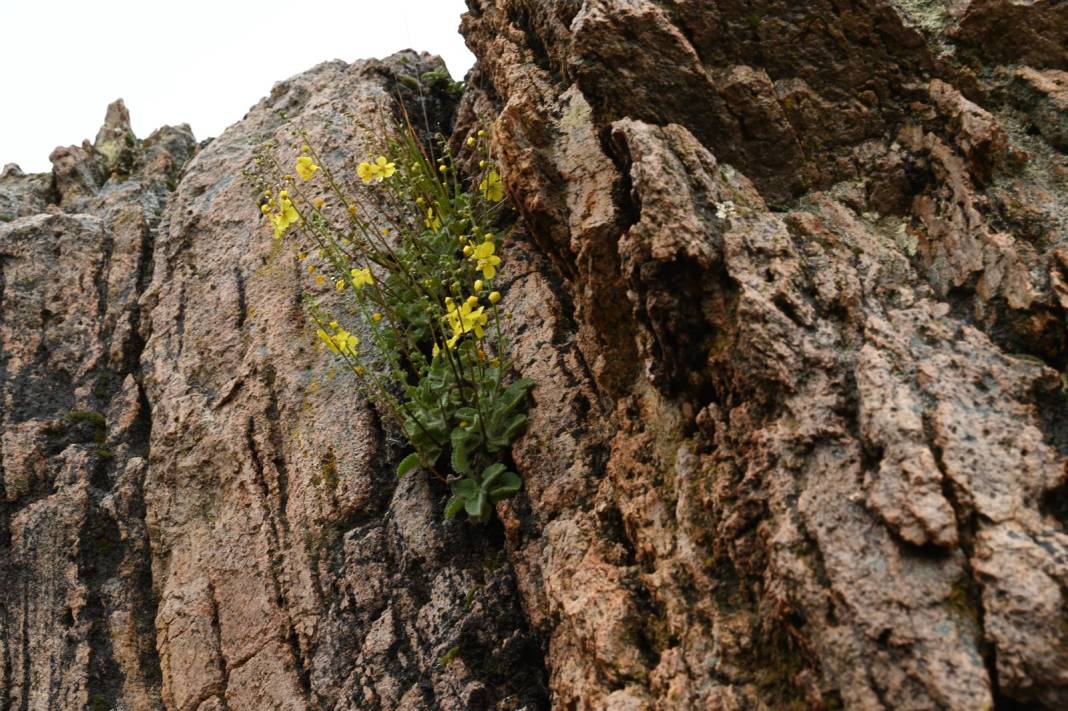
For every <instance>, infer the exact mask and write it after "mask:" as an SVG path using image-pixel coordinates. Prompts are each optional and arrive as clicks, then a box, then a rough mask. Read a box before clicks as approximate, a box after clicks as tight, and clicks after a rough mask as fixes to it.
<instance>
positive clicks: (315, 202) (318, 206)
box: [312, 197, 326, 210]
mask: <svg viewBox="0 0 1068 711" xmlns="http://www.w3.org/2000/svg"><path fill="white" fill-rule="evenodd" d="M312 204H313V205H315V209H316V210H322V209H323V205H325V204H326V200H324V199H323V198H321V197H317V198H315V200H313V201H312Z"/></svg>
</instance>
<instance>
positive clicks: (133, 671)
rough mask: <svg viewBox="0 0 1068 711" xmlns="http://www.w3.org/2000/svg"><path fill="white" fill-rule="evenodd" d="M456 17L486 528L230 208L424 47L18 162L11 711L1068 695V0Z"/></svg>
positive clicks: (635, 1)
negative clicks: (491, 419)
mask: <svg viewBox="0 0 1068 711" xmlns="http://www.w3.org/2000/svg"><path fill="white" fill-rule="evenodd" d="M468 4H469V12H468V13H467V15H465V17H464V19H463V22H462V26H461V31H462V32H463V34H464V35H465V37H466V38H467V42H468V44H469V46H470V47H471V49H472V50H473V51H474V52H475V54H476V56H477V58H478V63H477V64H476V66H475V68H474V69H473V70H472V73H471V74H470V75H469V77H468V81H467V84H466V89H465V91H464V92H463V94H462V96H460V97H457V96H455V95H453V94H450V93H449V92H448V91H447V90H446V88H445V87H444V86H442V87H441V89H440V90H439V91H435V92H433V93H432V95H430V96H429V97H427V99H426V101H427V106H426V110H427V114H428V117H429V119H428V120H429V122H430V124H431V125H430V129H431V130H440V131H442V132H444V133H446V134H449V133H451V134H452V136H453V140H454V141H456V142H459V141H462V140H464V139H465V138H466V137H467V136H468V135H469V134H470V133H471V132H472V131H474V130H476V129H477V124H476V117H481V118H482V119H484V120H488V121H490V122H491V124H492V127H493V139H494V143H495V148H496V152H497V154H498V156H499V159H500V163H501V168H502V174H503V178H504V182H505V185H506V187H507V190H508V193H509V195H510V197H511V199H512V202H513V204H514V205H515V207H516V210H517V213H518V216H519V217H520V218H521V219H520V221H519V222H518V223H517V224H518V226H517V228H516V229H515V230H514V231H513V233H512V234H511V235H510V236H509V237H508V239H507V240H506V241H505V242H504V246H503V249H504V250H505V253H506V256H507V259H506V265H507V271H506V272H505V273H504V274H503V281H504V282H505V284H506V294H505V296H506V299H507V300H508V303H509V304H510V309H511V311H512V312H513V313H514V318H513V319H512V321H511V322H510V326H509V328H510V330H511V333H510V338H511V341H512V344H513V351H514V353H513V355H514V357H515V359H516V361H517V364H518V369H519V371H520V372H521V374H522V375H524V376H527V377H532V378H534V379H536V380H537V382H538V385H537V387H536V388H535V390H534V395H533V403H532V408H531V413H530V416H531V422H530V426H529V428H528V431H527V433H526V434H525V435H524V436H523V438H522V439H521V440H520V441H519V442H518V443H517V445H516V447H515V450H514V452H513V455H514V458H515V462H516V465H517V468H518V470H519V472H520V473H521V475H522V476H523V479H524V490H523V491H522V492H521V494H520V495H519V496H518V497H517V498H515V499H512V500H509V501H507V502H504V503H502V504H499V505H498V514H499V517H500V520H501V522H502V523H503V525H501V524H495V525H493V526H490V527H488V528H487V529H479V528H474V527H470V526H467V525H464V524H460V523H450V524H443V523H442V522H441V520H440V519H441V514H440V512H441V506H442V503H443V501H444V498H445V495H446V492H445V491H444V490H443V489H441V488H439V487H437V485H434V484H432V483H431V482H428V481H426V480H423V479H421V478H418V477H410V478H407V479H404V480H402V481H399V482H397V481H396V480H395V479H394V477H393V475H392V470H393V467H394V466H395V462H396V461H397V459H398V457H399V456H400V455H402V454H403V452H404V450H403V445H402V444H401V443H400V442H399V441H398V440H397V439H396V437H395V435H393V434H392V433H391V432H390V430H389V428H388V427H386V426H385V425H384V424H383V423H382V422H381V421H380V420H379V418H378V416H377V415H376V413H375V412H374V411H373V409H372V408H371V407H370V406H369V405H368V404H366V403H364V402H361V401H359V400H356V399H353V398H349V397H346V393H347V392H348V389H349V387H350V381H348V379H347V378H348V377H349V376H348V375H346V374H345V373H343V372H340V371H335V370H334V369H333V367H332V364H331V362H330V360H329V358H328V357H326V356H325V355H323V354H321V353H319V351H318V350H316V349H315V348H314V347H313V343H312V337H313V336H310V334H309V332H308V329H307V328H306V325H305V324H304V321H303V313H302V307H301V304H300V295H301V291H302V289H305V288H308V284H307V280H306V279H303V278H302V275H301V272H300V268H299V263H298V262H297V261H296V260H295V259H294V258H293V257H292V256H291V255H289V254H288V253H287V252H285V251H284V250H278V249H277V248H276V247H275V246H274V245H273V244H272V240H270V239H269V236H268V231H267V230H266V228H265V227H264V225H262V224H261V218H260V215H259V212H258V210H257V207H256V204H255V201H254V197H253V196H252V195H251V192H250V188H249V187H248V186H247V184H246V183H245V182H244V181H243V179H242V177H241V171H242V170H243V169H244V168H246V167H248V166H249V164H250V162H251V160H252V153H253V151H254V150H255V148H256V147H257V146H259V145H260V144H262V143H263V142H264V141H267V140H275V141H281V142H284V141H285V138H284V134H283V133H282V129H283V122H282V119H281V118H280V117H279V115H280V112H284V113H286V114H287V115H288V116H289V117H290V118H292V119H295V120H297V121H299V122H300V123H301V124H302V125H304V126H305V127H306V128H307V129H308V130H309V131H310V132H311V139H312V140H313V141H315V142H316V144H317V145H318V146H321V147H322V151H321V152H322V154H323V155H325V156H327V159H328V160H329V161H331V162H332V163H334V164H335V165H334V167H335V168H336V169H338V171H340V172H344V173H345V174H347V175H350V176H352V170H351V167H352V165H353V161H354V160H358V159H359V158H360V157H362V156H363V155H364V154H366V153H367V152H368V151H369V150H370V149H371V147H370V146H367V145H365V144H364V140H365V139H364V138H363V137H362V136H361V135H360V133H359V132H358V131H356V130H355V128H354V127H353V125H352V123H351V121H350V120H349V119H348V118H346V117H345V116H344V114H346V113H349V114H352V113H355V114H358V115H364V116H368V115H370V116H381V117H383V118H387V119H388V118H389V117H390V116H392V115H393V114H394V113H395V112H397V111H399V105H398V102H405V103H407V104H409V110H410V111H419V112H420V113H421V111H422V109H421V108H420V107H419V105H418V98H417V97H416V96H413V95H411V94H410V92H408V91H407V90H406V89H405V88H404V87H405V86H406V85H407V83H409V82H407V80H406V79H405V76H417V75H420V74H422V73H425V72H427V71H430V70H432V69H434V68H435V67H437V66H439V64H438V63H437V60H434V59H432V58H429V57H426V56H423V55H416V54H414V53H402V54H399V55H395V56H393V57H390V58H388V59H386V60H382V61H367V62H359V63H356V64H352V65H345V64H343V63H340V62H333V63H327V64H323V65H320V66H318V67H315V68H314V69H312V70H310V71H308V72H306V73H304V74H302V75H299V76H297V77H295V78H293V79H290V80H287V81H285V82H281V83H279V84H277V85H276V86H275V87H274V89H273V90H272V91H271V94H270V96H269V97H268V98H266V99H264V100H263V101H261V102H260V103H259V104H257V106H256V107H254V108H253V109H252V110H251V111H250V113H249V114H248V115H247V116H246V117H245V118H244V119H242V120H241V121H240V122H239V123H237V124H235V125H234V126H233V127H231V128H230V129H228V130H227V131H226V132H225V133H224V134H223V135H222V136H220V137H219V138H217V139H214V140H213V141H210V142H207V143H206V144H202V145H199V146H198V145H197V144H196V142H195V141H194V139H193V138H192V136H191V135H190V133H189V131H188V129H187V128H185V127H179V128H164V129H160V130H159V131H157V132H156V133H154V134H152V136H150V137H149V138H147V139H145V140H143V141H141V140H139V139H137V138H136V137H134V136H133V134H132V132H130V130H129V122H128V116H127V115H126V112H125V108H124V107H123V106H122V105H121V103H117V104H115V105H113V106H112V107H110V108H109V110H108V114H107V119H106V122H105V126H104V127H103V128H102V129H101V131H100V134H99V135H98V136H97V138H96V141H95V143H93V144H89V143H88V142H87V143H86V144H85V145H83V146H82V147H71V148H61V149H57V150H56V151H55V152H54V153H53V155H52V161H53V172H52V174H51V175H23V174H22V173H21V171H19V170H18V169H17V168H16V167H13V166H9V167H8V168H5V169H4V172H3V174H2V176H0V397H2V403H3V404H2V408H0V433H2V439H0V580H2V581H3V583H4V584H3V585H2V586H0V640H2V645H0V710H3V711H6V710H7V709H12V710H13V709H81V708H91V709H94V710H96V709H111V708H121V709H163V708H166V709H182V710H186V709H189V710H200V711H207V710H209V709H224V708H228V709H234V710H236V709H276V708H277V709H320V708H323V709H326V708H329V709H374V708H381V709H394V708H404V709H422V708H442V709H522V708H527V709H535V708H549V707H552V708H573V709H650V710H652V709H658V710H659V709H663V710H667V709H682V708H708V709H762V708H767V709H779V708H813V709H820V708H840V707H846V708H858V709H869V708H871V709H879V708H886V709H929V708H943V709H984V708H1050V709H1054V708H1062V707H1064V706H1065V705H1068V625H1066V622H1065V621H1066V620H1068V609H1066V600H1065V591H1066V590H1068V536H1066V532H1065V526H1066V524H1068V483H1066V480H1065V475H1066V470H1065V465H1066V461H1068V460H1066V458H1068V420H1066V415H1068V413H1066V411H1065V407H1066V405H1068V396H1066V394H1065V392H1066V387H1068V385H1066V383H1068V375H1066V367H1068V332H1066V330H1065V309H1068V191H1066V183H1068V155H1066V151H1068V51H1066V49H1065V48H1066V47H1068V5H1065V4H1064V3H1060V2H1055V1H1053V0H1047V1H1043V0H1034V1H1033V2H1017V1H1014V0H975V1H973V2H969V1H968V0H960V1H956V0H955V1H953V2H950V1H949V0H945V2H939V1H932V2H927V1H920V0H917V1H909V2H906V1H905V0H893V1H890V0H887V1H884V2H867V3H857V2H823V1H818V2H811V3H804V4H797V3H784V2H775V1H769V2H755V3H754V2H748V3H737V2H729V1H722V2H696V1H691V0H658V1H656V2H654V1H653V0H585V1H584V2H578V1H573V0H555V1H549V2H530V1H528V0H495V1H490V0H486V1H480V0H469V3H468ZM352 177H353V182H355V179H354V176H352ZM352 187H353V189H361V188H360V187H358V186H356V185H353V186H352Z"/></svg>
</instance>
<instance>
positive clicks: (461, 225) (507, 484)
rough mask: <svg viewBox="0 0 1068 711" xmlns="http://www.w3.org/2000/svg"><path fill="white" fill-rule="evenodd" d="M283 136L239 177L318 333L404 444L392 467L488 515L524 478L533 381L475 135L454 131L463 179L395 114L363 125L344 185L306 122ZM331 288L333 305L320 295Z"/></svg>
mask: <svg viewBox="0 0 1068 711" xmlns="http://www.w3.org/2000/svg"><path fill="white" fill-rule="evenodd" d="M361 128H363V129H364V130H370V129H367V128H366V127H363V126H361ZM292 135H293V137H294V139H295V141H296V143H295V144H294V145H293V146H292V151H293V152H292V153H290V154H289V156H290V157H289V158H288V160H287V159H284V158H280V157H279V156H280V154H281V153H282V152H283V151H287V150H289V148H290V147H289V146H284V147H280V146H275V145H272V144H267V145H266V146H264V147H263V148H262V149H261V150H260V151H259V152H258V153H257V156H256V168H255V169H254V170H252V171H249V172H248V173H247V177H248V178H249V179H250V180H251V181H252V183H253V185H254V187H255V189H256V191H257V193H256V194H257V200H258V201H259V205H260V209H261V211H262V213H263V215H264V216H265V217H266V219H267V221H268V223H269V225H270V227H271V229H272V232H273V236H274V238H275V239H277V240H280V241H284V242H287V243H288V244H289V245H290V246H291V248H292V250H293V251H294V253H295V254H296V257H297V259H298V260H300V262H301V264H302V272H306V273H307V275H308V277H309V278H310V279H311V280H312V282H313V283H314V285H315V287H317V289H316V290H313V292H314V293H308V294H306V296H305V303H306V306H307V312H308V314H309V317H310V322H311V323H312V324H313V327H314V330H315V332H316V334H317V335H318V338H319V340H320V341H321V343H322V346H323V347H324V348H325V349H327V350H328V351H330V352H331V353H333V354H334V355H335V356H336V358H337V359H338V360H339V361H341V362H342V363H344V365H345V366H347V367H348V368H350V369H351V370H352V371H353V372H354V373H355V374H356V375H357V376H358V382H359V383H360V387H361V388H362V389H364V391H365V392H366V394H367V395H368V396H369V397H370V398H371V399H372V400H373V401H374V402H375V404H376V405H377V407H378V408H379V410H380V411H381V412H383V413H385V414H387V415H389V416H390V417H392V419H393V420H394V421H395V422H396V424H397V425H398V427H399V428H400V430H401V431H402V432H403V433H404V435H405V437H406V438H407V440H408V442H409V443H410V444H411V446H412V448H413V450H414V451H413V452H412V453H410V454H409V455H408V456H406V457H405V458H404V459H403V460H402V461H401V462H400V464H399V466H398V467H397V475H398V476H405V475H407V474H410V473H412V472H414V471H416V470H418V469H423V470H426V471H428V472H430V473H431V474H433V475H434V476H436V477H437V478H439V479H440V480H441V481H443V482H445V483H446V484H448V486H449V488H450V490H451V496H450V498H449V500H448V502H447V503H446V505H445V516H446V517H447V518H453V517H454V516H456V515H457V514H459V513H461V512H464V513H466V515H467V517H468V518H470V519H471V520H474V521H479V522H485V521H487V520H489V518H490V516H491V514H492V511H493V508H492V505H493V503H495V502H496V501H499V500H501V499H503V498H505V497H509V496H512V495H513V494H515V493H516V492H517V491H518V490H519V488H520V485H521V482H520V479H519V477H518V476H517V475H516V474H515V472H513V471H511V470H510V469H509V463H510V453H511V446H512V443H513V442H514V441H515V439H516V438H517V437H518V436H519V434H520V433H521V432H522V430H523V428H524V427H525V425H526V421H527V415H526V411H527V396H528V391H529V390H530V388H531V387H532V386H533V382H532V381H531V380H527V379H514V378H512V377H511V368H510V366H509V361H508V357H507V353H508V348H507V346H508V344H507V342H506V340H505V337H504V335H503V331H502V328H501V321H502V319H503V318H505V314H504V312H503V303H502V302H503V296H502V294H501V292H500V291H499V289H498V285H497V275H498V269H499V267H500V265H501V245H502V239H501V237H500V236H499V235H497V234H496V230H495V225H497V224H498V223H499V222H500V221H501V216H502V212H503V211H504V210H505V209H506V202H505V196H504V190H503V186H502V184H501V178H500V174H499V173H498V170H497V168H496V165H495V164H494V161H493V159H492V156H491V154H490V151H489V147H488V143H489V141H488V137H487V135H486V132H485V131H484V130H479V131H478V132H477V135H472V136H471V137H470V138H468V139H467V141H466V142H465V144H464V149H463V150H464V152H465V153H467V155H465V156H464V157H465V158H467V159H469V160H468V164H470V165H478V166H479V170H478V172H477V174H476V175H473V176H467V177H464V176H461V175H460V174H459V172H458V170H457V168H456V167H455V164H454V161H453V156H452V155H451V153H450V151H449V149H448V147H447V144H446V143H445V141H444V139H443V138H441V137H439V140H438V141H437V142H436V146H435V145H430V146H427V145H424V144H423V143H421V142H420V140H419V139H418V137H417V134H416V131H415V130H414V129H413V128H412V126H411V124H410V122H407V121H405V122H404V123H402V124H400V125H399V126H397V127H394V128H392V129H389V130H381V129H380V130H375V131H373V132H372V135H373V141H374V143H375V144H376V145H378V146H379V150H377V151H375V155H372V156H365V157H362V158H363V159H362V160H361V159H356V160H354V161H353V165H351V166H349V167H348V168H347V170H351V171H352V172H353V173H354V174H355V176H354V177H357V178H358V179H359V181H360V182H362V184H363V186H364V188H363V189H360V190H346V189H345V188H344V187H343V185H344V184H345V182H346V181H345V180H344V179H343V178H342V176H341V175H340V174H335V172H334V171H332V170H331V168H330V167H329V166H328V165H327V164H326V162H325V161H323V160H322V159H321V157H320V155H319V154H318V152H317V151H316V149H315V148H313V147H312V146H311V145H309V141H308V135H307V133H306V131H304V130H303V129H302V128H299V127H294V128H293V131H292ZM435 148H436V150H435ZM324 292H335V293H334V294H332V295H331V298H329V299H327V298H323V296H324ZM315 293H318V296H316V295H315ZM337 297H343V301H342V303H344V304H346V307H344V308H342V309H341V310H340V311H339V310H338V309H337V307H336V306H334V307H331V306H330V305H328V304H327V302H328V301H330V302H332V303H335V304H336V303H337V302H338V298H337ZM361 336H362V340H361Z"/></svg>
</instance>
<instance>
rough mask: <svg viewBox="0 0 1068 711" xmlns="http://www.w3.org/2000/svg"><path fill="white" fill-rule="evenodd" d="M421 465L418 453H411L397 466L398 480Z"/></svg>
mask: <svg viewBox="0 0 1068 711" xmlns="http://www.w3.org/2000/svg"><path fill="white" fill-rule="evenodd" d="M420 463H421V461H420V459H419V453H418V452H412V453H411V454H409V455H408V456H407V457H405V458H404V459H402V460H401V461H400V464H398V465H397V478H398V479H400V478H401V477H402V476H404V475H405V474H408V473H409V472H411V471H412V470H413V469H415V468H416V467H418V466H419V464H420Z"/></svg>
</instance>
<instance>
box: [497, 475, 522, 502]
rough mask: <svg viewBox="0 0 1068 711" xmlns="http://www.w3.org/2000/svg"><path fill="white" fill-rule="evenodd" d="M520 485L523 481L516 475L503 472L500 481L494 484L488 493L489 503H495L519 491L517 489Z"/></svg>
mask: <svg viewBox="0 0 1068 711" xmlns="http://www.w3.org/2000/svg"><path fill="white" fill-rule="evenodd" d="M522 485H523V480H522V479H520V478H519V475H518V474H516V473H514V472H504V474H502V475H501V477H500V479H498V480H497V481H496V482H495V486H494V487H493V488H492V489H490V491H489V497H490V501H493V502H497V501H500V500H501V499H506V498H508V497H509V496H512V495H513V494H515V493H516V492H517V491H519V487H521V486H522Z"/></svg>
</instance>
